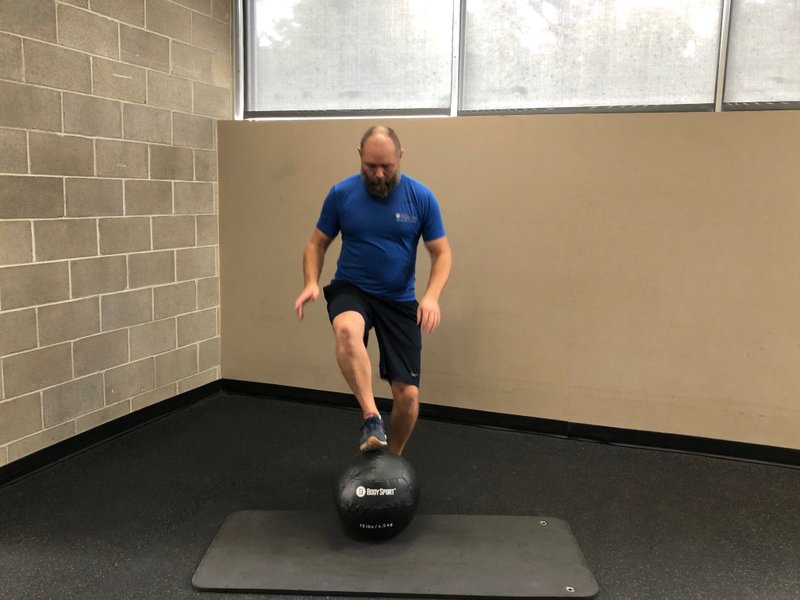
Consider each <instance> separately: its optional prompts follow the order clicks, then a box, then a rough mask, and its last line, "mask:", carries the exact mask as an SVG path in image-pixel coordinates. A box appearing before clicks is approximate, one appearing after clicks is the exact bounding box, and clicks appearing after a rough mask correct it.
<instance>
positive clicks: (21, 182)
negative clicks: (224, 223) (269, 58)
mask: <svg viewBox="0 0 800 600" xmlns="http://www.w3.org/2000/svg"><path fill="white" fill-rule="evenodd" d="M231 46H232V44H231V0H63V1H61V0H0V366H1V368H0V465H4V464H6V463H9V462H12V461H14V460H17V459H19V458H21V457H23V456H25V455H27V454H30V453H32V452H34V451H36V450H39V449H41V448H43V447H46V446H49V445H52V444H54V443H56V442H58V441H60V440H63V439H66V438H69V437H71V436H74V435H76V434H78V433H80V432H82V431H85V430H87V429H90V428H92V427H95V426H97V425H99V424H101V423H104V422H107V421H109V420H112V419H115V418H118V417H120V416H122V415H125V414H127V413H130V412H132V411H135V410H137V409H139V408H142V407H144V406H147V405H150V404H153V403H155V402H159V401H162V400H164V399H167V398H170V397H172V396H175V395H177V394H179V393H181V392H184V391H187V390H189V389H192V388H195V387H197V386H200V385H202V384H205V383H207V382H210V381H214V380H216V379H218V378H219V375H220V373H219V362H220V360H219V348H220V344H219V278H218V274H219V269H218V233H217V231H218V218H217V215H218V210H217V207H218V200H217V183H216V182H217V139H216V120H217V119H228V118H230V117H231V88H232V59H231Z"/></svg>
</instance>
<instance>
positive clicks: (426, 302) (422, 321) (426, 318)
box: [417, 296, 442, 335]
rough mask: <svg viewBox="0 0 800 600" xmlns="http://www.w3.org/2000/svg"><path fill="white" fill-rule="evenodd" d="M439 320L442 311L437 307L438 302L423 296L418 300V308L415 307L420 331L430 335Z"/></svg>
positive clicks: (440, 319) (437, 325)
mask: <svg viewBox="0 0 800 600" xmlns="http://www.w3.org/2000/svg"><path fill="white" fill-rule="evenodd" d="M441 321H442V311H441V309H440V308H439V302H438V301H437V300H434V299H432V298H427V297H425V296H423V297H422V299H421V300H420V301H419V308H417V325H419V326H420V328H421V329H422V331H424V332H425V333H427V334H429V335H430V334H431V333H433V332H434V331H436V328H437V327H439V323H441Z"/></svg>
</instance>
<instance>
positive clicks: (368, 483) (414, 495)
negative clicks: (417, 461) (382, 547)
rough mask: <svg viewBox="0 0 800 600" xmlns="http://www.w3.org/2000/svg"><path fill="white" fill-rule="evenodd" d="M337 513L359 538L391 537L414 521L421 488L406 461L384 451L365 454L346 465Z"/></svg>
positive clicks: (338, 484) (338, 491) (338, 485)
mask: <svg viewBox="0 0 800 600" xmlns="http://www.w3.org/2000/svg"><path fill="white" fill-rule="evenodd" d="M335 500H336V510H337V511H338V513H339V516H340V517H341V518H342V521H343V522H344V524H345V526H346V527H347V529H348V530H349V531H351V532H353V533H355V534H356V535H361V536H365V537H371V538H389V537H392V536H394V535H396V534H398V533H400V531H402V530H403V529H404V528H405V527H406V525H408V524H409V523H410V522H411V519H413V518H414V514H415V513H416V512H417V504H419V487H418V486H417V480H416V475H415V473H414V469H413V468H412V467H411V465H410V464H409V462H408V461H407V460H405V459H404V458H402V457H400V456H397V455H396V454H393V453H391V452H386V451H384V450H373V451H370V452H362V453H360V454H359V455H357V456H355V457H353V459H352V460H350V461H349V462H348V463H347V465H346V466H345V468H344V470H343V471H342V474H341V475H340V476H339V479H338V481H337V482H336V490H335Z"/></svg>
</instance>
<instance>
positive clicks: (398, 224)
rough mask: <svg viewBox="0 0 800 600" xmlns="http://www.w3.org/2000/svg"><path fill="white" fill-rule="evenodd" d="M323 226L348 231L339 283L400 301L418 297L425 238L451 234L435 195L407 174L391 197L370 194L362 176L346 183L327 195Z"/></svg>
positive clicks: (320, 223) (334, 232) (337, 277)
mask: <svg viewBox="0 0 800 600" xmlns="http://www.w3.org/2000/svg"><path fill="white" fill-rule="evenodd" d="M317 229H319V230H320V231H321V232H322V233H324V234H325V235H327V236H330V237H336V235H337V234H338V233H339V232H341V233H342V250H341V252H340V254H339V262H338V263H337V264H336V274H335V275H334V277H333V278H334V280H335V281H347V282H349V283H352V284H353V285H355V286H357V287H359V288H361V289H362V290H363V291H365V292H367V293H368V294H372V295H374V296H379V297H381V298H387V299H389V300H395V301H398V302H408V301H411V300H414V268H415V266H416V261H417V245H418V243H419V238H420V237H422V239H423V240H425V241H426V242H429V241H431V240H435V239H438V238H440V237H443V236H444V235H445V231H444V224H443V223H442V214H441V212H440V210H439V203H438V202H437V201H436V198H435V197H434V195H433V193H432V192H431V191H430V190H429V189H428V188H426V187H425V186H424V185H422V184H421V183H419V182H418V181H416V180H414V179H412V178H411V177H408V176H407V175H401V176H400V181H399V182H398V183H397V186H396V187H395V188H394V189H393V190H392V193H391V194H389V197H388V198H385V199H380V198H375V197H374V196H371V195H370V194H369V192H367V187H366V184H365V183H364V181H363V180H362V179H361V174H358V175H353V176H351V177H348V178H347V179H345V180H343V181H340V182H339V183H337V184H336V185H334V186H333V187H332V188H331V191H330V192H328V196H327V197H326V198H325V202H324V203H323V205H322V213H321V214H320V217H319V221H317Z"/></svg>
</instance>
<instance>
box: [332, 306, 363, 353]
mask: <svg viewBox="0 0 800 600" xmlns="http://www.w3.org/2000/svg"><path fill="white" fill-rule="evenodd" d="M332 326H333V333H334V335H335V336H336V343H337V345H339V346H352V345H355V344H363V343H364V317H362V316H361V314H360V313H357V312H355V311H347V312H343V313H341V314H338V315H336V317H334V319H333V323H332Z"/></svg>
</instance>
